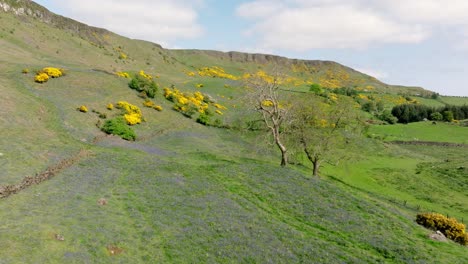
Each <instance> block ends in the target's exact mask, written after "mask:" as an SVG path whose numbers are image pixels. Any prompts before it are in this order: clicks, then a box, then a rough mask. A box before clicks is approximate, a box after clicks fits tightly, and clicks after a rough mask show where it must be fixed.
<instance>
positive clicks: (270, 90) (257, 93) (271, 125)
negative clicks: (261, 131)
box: [246, 72, 288, 167]
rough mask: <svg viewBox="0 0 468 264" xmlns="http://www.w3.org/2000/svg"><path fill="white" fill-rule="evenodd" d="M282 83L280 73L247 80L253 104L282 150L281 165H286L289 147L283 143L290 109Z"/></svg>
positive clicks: (256, 75)
mask: <svg viewBox="0 0 468 264" xmlns="http://www.w3.org/2000/svg"><path fill="white" fill-rule="evenodd" d="M280 83H281V79H280V77H278V74H276V75H275V76H270V75H267V74H265V73H264V72H259V73H257V74H255V75H251V76H250V77H249V78H248V79H247V81H246V85H247V87H248V88H249V89H250V91H251V92H250V93H248V96H249V100H250V102H251V105H252V106H253V107H254V109H255V111H257V112H258V113H260V114H261V117H262V121H263V123H264V124H265V126H266V127H267V128H268V130H269V133H271V135H272V136H273V141H274V143H275V145H276V146H277V147H278V149H279V150H280V151H281V166H282V167H285V166H286V165H287V164H288V153H287V152H288V149H287V147H286V145H285V144H284V143H283V132H284V129H285V121H287V120H288V110H287V108H286V105H284V104H285V102H284V101H282V100H281V98H280V91H279V88H280ZM282 103H283V104H282Z"/></svg>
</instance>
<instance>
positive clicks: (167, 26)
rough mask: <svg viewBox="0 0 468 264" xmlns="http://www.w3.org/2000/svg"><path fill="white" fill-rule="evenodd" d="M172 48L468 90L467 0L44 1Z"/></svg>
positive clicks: (445, 90) (447, 91)
mask: <svg viewBox="0 0 468 264" xmlns="http://www.w3.org/2000/svg"><path fill="white" fill-rule="evenodd" d="M35 2H37V3H38V4H41V5H43V6H44V7H46V8H48V9H49V10H51V11H53V12H55V13H58V14H60V15H63V16H66V17H70V18H73V19H75V20H78V21H80V22H83V23H86V24H88V25H92V26H97V27H103V28H106V29H108V30H110V31H113V32H115V33H118V34H120V35H123V36H126V37H130V38H136V39H144V40H148V41H152V42H155V43H158V44H161V45H162V46H163V47H165V48H170V49H210V50H221V51H243V52H250V53H267V54H274V55H280V56H285V57H289V58H297V59H309V60H331V61H336V62H338V63H341V64H344V65H346V66H349V67H351V68H354V69H356V70H358V71H361V72H364V73H367V74H369V75H372V76H374V77H376V78H377V79H379V80H381V81H383V82H385V83H388V84H395V85H406V86H421V87H424V88H426V89H429V90H432V91H435V92H438V93H440V94H442V95H456V96H468V85H467V84H468V15H467V14H466V11H467V10H468V1H466V0H410V1H408V0H239V1H236V0H224V1H219V0H132V1H128V0H67V1H63V0H37V1H35Z"/></svg>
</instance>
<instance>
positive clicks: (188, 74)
mask: <svg viewBox="0 0 468 264" xmlns="http://www.w3.org/2000/svg"><path fill="white" fill-rule="evenodd" d="M185 74H187V76H190V77H195V73H194V72H191V71H189V72H186V73H185Z"/></svg>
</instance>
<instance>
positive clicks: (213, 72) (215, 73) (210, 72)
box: [198, 66, 239, 80]
mask: <svg viewBox="0 0 468 264" xmlns="http://www.w3.org/2000/svg"><path fill="white" fill-rule="evenodd" d="M198 75H200V76H208V77H214V78H215V77H217V78H223V79H229V80H238V79H239V78H238V77H236V76H234V75H232V74H229V73H226V71H225V70H224V69H223V68H221V67H218V66H213V67H203V68H201V69H199V70H198Z"/></svg>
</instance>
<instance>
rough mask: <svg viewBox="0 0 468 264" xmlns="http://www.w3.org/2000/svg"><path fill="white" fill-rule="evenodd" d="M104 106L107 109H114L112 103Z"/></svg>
mask: <svg viewBox="0 0 468 264" xmlns="http://www.w3.org/2000/svg"><path fill="white" fill-rule="evenodd" d="M106 108H107V109H108V110H112V109H114V105H113V104H108V105H107V106H106Z"/></svg>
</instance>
